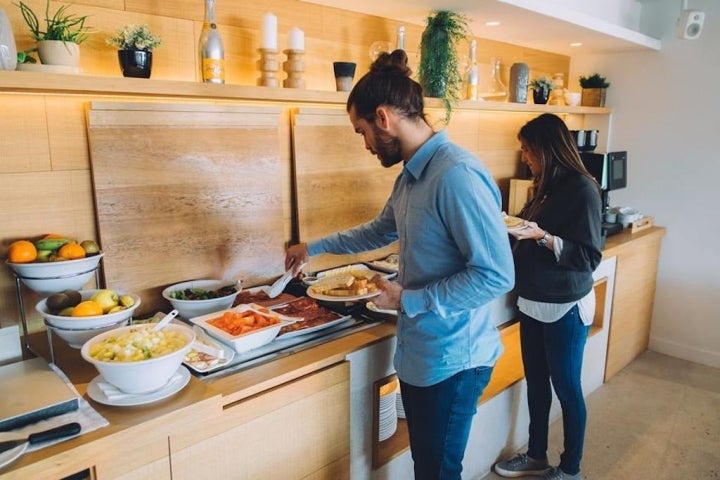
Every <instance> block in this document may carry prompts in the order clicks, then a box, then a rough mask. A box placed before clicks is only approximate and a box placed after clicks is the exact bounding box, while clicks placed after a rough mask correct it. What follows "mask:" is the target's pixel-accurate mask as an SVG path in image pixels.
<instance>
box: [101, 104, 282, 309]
mask: <svg viewBox="0 0 720 480" xmlns="http://www.w3.org/2000/svg"><path fill="white" fill-rule="evenodd" d="M279 114H280V109H278V108H244V107H230V106H202V105H178V104H173V105H163V104H130V103H127V104H122V103H120V104H110V103H107V104H93V105H92V108H91V110H90V111H89V118H88V125H89V138H90V151H91V161H92V169H93V182H94V186H95V192H96V199H97V203H96V210H97V217H98V227H99V234H100V244H101V246H102V248H103V250H104V251H105V258H104V260H103V262H104V265H105V279H106V282H107V284H108V286H109V287H111V288H115V289H119V290H124V291H132V292H136V293H139V294H140V295H141V297H142V299H143V305H141V307H140V308H141V309H143V311H145V312H154V311H156V309H161V308H163V307H164V306H165V302H164V300H163V299H162V297H161V296H160V292H161V291H162V289H163V288H164V287H166V286H167V285H169V284H172V283H177V282H181V281H185V280H192V279H198V278H227V279H231V278H240V279H242V280H243V281H245V282H247V283H249V284H253V283H254V282H258V280H265V279H269V278H272V277H274V276H277V274H279V272H282V270H283V267H282V263H283V260H284V240H285V237H284V229H283V213H284V212H283V205H282V198H283V196H282V193H281V188H282V181H281V178H282V176H283V169H284V166H283V165H281V163H280V155H279V149H278V123H279V117H280V115H279ZM247 283H246V284H247Z"/></svg>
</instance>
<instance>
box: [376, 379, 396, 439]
mask: <svg viewBox="0 0 720 480" xmlns="http://www.w3.org/2000/svg"><path fill="white" fill-rule="evenodd" d="M397 386H398V383H397V380H393V381H392V382H390V383H387V384H385V385H383V386H382V387H380V402H379V406H378V441H380V442H382V441H383V440H387V439H388V438H390V437H392V436H393V434H394V433H395V430H397V411H396V409H395V404H396V402H397V400H396V399H395V398H396V392H397Z"/></svg>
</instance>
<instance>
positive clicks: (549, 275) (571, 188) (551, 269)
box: [513, 173, 602, 303]
mask: <svg viewBox="0 0 720 480" xmlns="http://www.w3.org/2000/svg"><path fill="white" fill-rule="evenodd" d="M528 220H532V221H534V222H537V224H538V226H539V227H540V228H542V229H543V230H546V231H547V232H548V233H550V234H551V235H557V236H558V237H560V238H562V240H563V250H562V253H561V254H560V260H559V261H558V260H556V259H555V254H554V253H553V252H552V251H551V250H550V249H548V248H546V247H541V246H539V245H537V244H536V243H535V241H534V240H521V241H516V242H515V245H514V246H513V257H514V260H515V291H516V293H517V294H518V295H519V296H521V297H523V298H526V299H528V300H534V301H537V302H546V303H567V302H572V301H575V300H580V299H581V298H583V297H584V296H585V295H587V294H588V293H589V292H590V290H591V289H592V286H593V278H592V273H593V271H595V268H597V266H598V265H599V264H600V261H601V259H602V252H601V251H600V241H601V224H602V201H601V199H600V192H599V191H598V187H597V184H595V183H594V182H593V181H592V180H591V179H590V178H588V177H585V176H583V175H580V174H575V173H571V174H567V175H564V176H562V177H561V178H558V179H556V181H555V182H554V183H553V185H551V186H550V188H549V189H548V194H547V195H546V196H545V199H544V200H543V202H542V204H541V206H540V209H539V210H538V213H537V214H536V215H535V218H531V219H528Z"/></svg>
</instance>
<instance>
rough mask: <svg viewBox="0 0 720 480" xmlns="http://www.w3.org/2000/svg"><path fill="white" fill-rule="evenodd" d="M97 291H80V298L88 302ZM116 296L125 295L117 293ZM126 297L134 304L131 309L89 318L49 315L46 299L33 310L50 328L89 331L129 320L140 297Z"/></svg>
mask: <svg viewBox="0 0 720 480" xmlns="http://www.w3.org/2000/svg"><path fill="white" fill-rule="evenodd" d="M98 291H99V290H80V296H81V297H82V300H90V298H92V296H93V295H94V294H95V293H97V292H98ZM118 295H126V294H121V293H120V292H118ZM127 295H130V296H131V297H132V298H133V300H134V302H135V303H133V305H132V306H131V307H127V308H126V309H125V310H120V311H119V312H115V313H106V314H104V315H93V316H89V317H66V316H63V315H55V314H53V313H50V312H51V310H50V309H49V308H48V305H47V298H43V299H42V300H40V301H39V302H38V303H37V305H35V310H37V312H38V313H40V314H41V315H42V316H43V317H44V318H45V321H46V322H47V324H48V325H49V326H51V327H56V328H59V329H68V330H73V331H76V332H77V331H79V330H80V329H88V330H90V329H93V328H97V327H105V326H108V325H116V324H118V323H119V322H120V321H122V320H129V319H130V318H132V315H133V312H134V311H135V309H136V308H137V307H139V306H140V303H141V300H140V297H139V296H137V295H135V294H132V293H130V294H127Z"/></svg>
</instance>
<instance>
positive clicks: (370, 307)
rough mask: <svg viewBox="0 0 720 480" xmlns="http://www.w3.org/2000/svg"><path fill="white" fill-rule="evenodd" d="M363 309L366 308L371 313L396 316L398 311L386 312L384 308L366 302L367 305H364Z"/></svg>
mask: <svg viewBox="0 0 720 480" xmlns="http://www.w3.org/2000/svg"><path fill="white" fill-rule="evenodd" d="M365 307H366V308H367V309H368V310H370V311H371V312H376V313H385V314H387V315H397V314H398V311H397V310H388V309H385V308H378V307H377V305H375V304H374V303H373V302H367V303H366V304H365Z"/></svg>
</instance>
